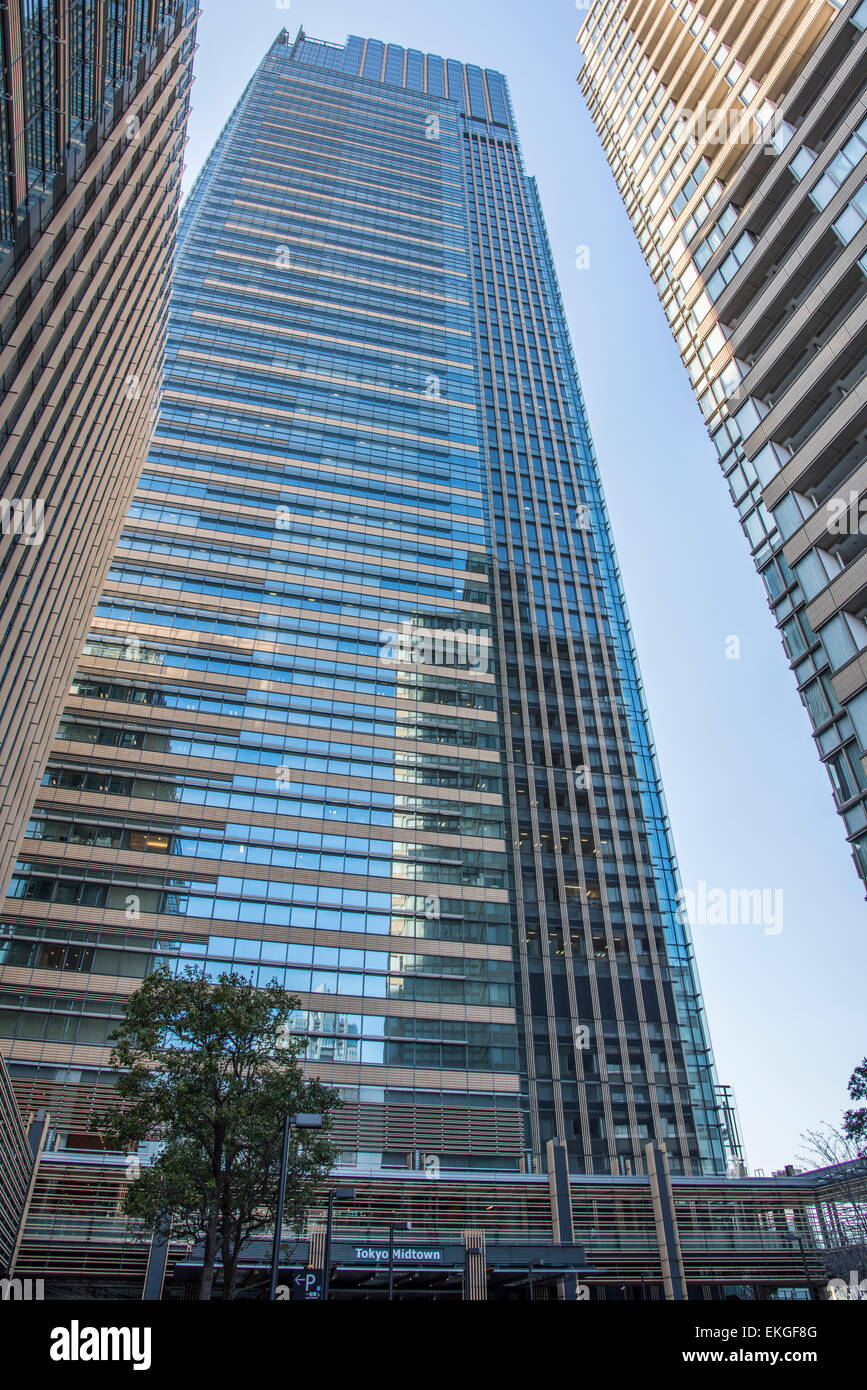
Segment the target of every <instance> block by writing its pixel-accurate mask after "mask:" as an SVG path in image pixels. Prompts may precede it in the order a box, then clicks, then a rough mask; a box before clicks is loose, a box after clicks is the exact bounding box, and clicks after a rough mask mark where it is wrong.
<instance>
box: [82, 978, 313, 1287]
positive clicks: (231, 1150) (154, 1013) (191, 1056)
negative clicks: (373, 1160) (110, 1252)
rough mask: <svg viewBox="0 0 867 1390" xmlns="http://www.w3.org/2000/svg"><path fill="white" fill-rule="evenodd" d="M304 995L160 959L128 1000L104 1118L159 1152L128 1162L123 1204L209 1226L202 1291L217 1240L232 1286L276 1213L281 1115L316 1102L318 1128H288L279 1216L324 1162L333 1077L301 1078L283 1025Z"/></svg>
mask: <svg viewBox="0 0 867 1390" xmlns="http://www.w3.org/2000/svg"><path fill="white" fill-rule="evenodd" d="M300 1002H301V1001H300V1000H299V999H297V998H296V997H294V996H293V995H291V994H288V993H287V992H286V991H285V990H284V989H282V988H281V987H280V986H279V985H278V983H277V981H276V980H272V982H271V983H270V984H269V985H268V986H266V987H265V988H256V987H255V986H254V985H252V984H251V983H250V981H249V980H247V979H245V978H244V977H243V976H241V975H237V974H235V973H233V972H232V973H225V974H221V975H220V976H219V977H218V978H217V979H216V981H214V980H212V979H210V978H209V977H208V976H207V975H206V974H205V973H204V972H202V971H200V970H198V969H196V968H195V967H193V966H188V967H187V969H186V971H185V972H184V974H183V975H180V976H174V975H172V974H171V972H170V971H169V969H168V967H166V966H163V967H161V968H160V969H158V970H157V971H155V972H154V974H152V975H149V976H148V977H147V979H145V981H144V982H143V984H142V985H141V987H140V988H139V989H138V990H137V991H136V993H135V994H133V995H132V996H131V997H130V999H129V1000H128V1002H127V1004H126V1008H125V1011H124V1018H123V1021H122V1022H121V1024H120V1026H119V1027H118V1029H117V1031H116V1032H115V1033H114V1034H113V1035H112V1042H113V1043H114V1048H113V1051H112V1056H111V1060H112V1064H113V1065H114V1066H116V1067H118V1068H120V1069H122V1074H121V1076H120V1078H119V1080H118V1083H117V1091H118V1093H119V1095H120V1097H121V1100H122V1101H123V1102H124V1103H123V1105H122V1106H121V1107H120V1108H118V1109H117V1110H114V1111H112V1112H110V1113H109V1114H107V1115H105V1116H104V1117H103V1119H102V1123H101V1128H102V1132H103V1134H104V1135H105V1137H106V1139H107V1141H108V1142H109V1143H110V1144H111V1145H112V1146H113V1147H115V1148H119V1149H121V1150H123V1151H125V1152H127V1153H135V1152H136V1151H137V1149H138V1147H139V1145H140V1144H141V1143H143V1142H145V1141H156V1142H157V1143H158V1144H159V1145H160V1151H159V1154H158V1156H157V1157H156V1159H155V1160H154V1161H153V1162H152V1163H150V1164H149V1165H147V1166H146V1167H142V1168H141V1170H140V1171H137V1172H134V1175H133V1181H132V1182H131V1184H130V1186H129V1188H128V1190H127V1192H126V1195H125V1198H124V1211H125V1213H126V1214H127V1215H128V1216H130V1217H132V1218H134V1219H135V1220H138V1221H141V1222H145V1223H147V1225H148V1226H149V1227H153V1228H155V1229H156V1230H157V1231H159V1232H160V1233H161V1234H163V1235H168V1234H169V1233H170V1232H171V1234H172V1235H175V1236H187V1237H189V1238H192V1239H197V1238H200V1237H201V1236H202V1235H204V1246H205V1254H204V1266H203V1269H202V1275H201V1279H200V1282H199V1297H200V1298H202V1299H209V1298H210V1297H211V1291H212V1288H213V1281H214V1266H215V1262H216V1258H217V1253H218V1251H219V1252H220V1253H221V1254H222V1262H223V1277H224V1292H223V1296H224V1298H234V1296H235V1291H236V1281H237V1269H238V1258H239V1256H240V1254H241V1252H242V1251H243V1249H244V1246H245V1245H246V1244H247V1243H248V1242H249V1241H250V1240H251V1239H253V1237H254V1236H256V1235H258V1234H260V1233H261V1232H262V1230H263V1228H268V1227H269V1226H270V1227H271V1228H272V1229H273V1225H274V1221H275V1219H276V1207H277V1189H278V1185H279V1171H280V1156H281V1150H282V1143H283V1120H284V1117H285V1116H286V1115H295V1114H298V1113H310V1112H312V1113H319V1114H321V1115H322V1116H323V1120H324V1124H323V1128H322V1129H321V1130H305V1131H303V1135H304V1137H303V1139H302V1138H300V1137H299V1131H298V1130H292V1131H291V1143H290V1152H289V1169H288V1178H287V1182H286V1219H287V1221H289V1222H293V1223H295V1224H298V1223H300V1221H301V1220H302V1218H303V1216H304V1215H305V1213H306V1211H307V1210H308V1209H309V1207H310V1205H311V1203H312V1201H313V1200H314V1198H315V1193H316V1188H317V1184H319V1183H321V1182H322V1180H323V1179H324V1178H325V1177H326V1176H327V1174H328V1173H329V1172H330V1170H331V1167H332V1164H333V1161H334V1153H335V1150H334V1146H333V1144H332V1142H331V1139H330V1136H329V1130H330V1123H329V1117H330V1115H331V1112H332V1111H333V1110H334V1108H335V1106H336V1105H338V1104H339V1100H338V1095H337V1092H336V1091H335V1090H333V1089H332V1088H331V1087H328V1086H323V1085H322V1084H321V1083H320V1082H318V1081H312V1080H307V1079H305V1077H304V1074H303V1072H302V1069H301V1065H300V1063H299V1061H298V1055H299V1053H300V1052H301V1051H303V1049H304V1046H305V1039H304V1038H303V1037H298V1036H295V1035H292V1034H290V1032H289V1030H288V1024H289V1020H290V1018H291V1015H292V1013H293V1012H294V1011H295V1010H296V1009H297V1008H298V1007H299V1005H300Z"/></svg>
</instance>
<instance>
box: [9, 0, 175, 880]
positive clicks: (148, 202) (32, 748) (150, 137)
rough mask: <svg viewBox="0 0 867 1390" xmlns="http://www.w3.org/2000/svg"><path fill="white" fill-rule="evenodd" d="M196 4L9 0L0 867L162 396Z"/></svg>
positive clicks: (42, 755)
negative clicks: (159, 394)
mask: <svg viewBox="0 0 867 1390" xmlns="http://www.w3.org/2000/svg"><path fill="white" fill-rule="evenodd" d="M196 15H197V9H196V6H195V4H194V3H192V0H161V2H160V3H158V4H144V3H141V2H139V3H132V0H130V3H128V4H118V5H111V6H107V5H104V4H102V3H96V0H76V3H71V0H59V2H58V3H56V4H47V3H38V4H34V3H31V2H30V0H28V3H26V4H25V3H23V0H11V2H10V3H9V4H7V5H4V6H3V7H2V9H0V82H2V92H0V96H2V100H0V152H2V156H3V173H2V177H0V295H2V300H0V741H2V750H3V756H2V759H0V879H2V883H3V885H4V886H5V884H6V882H7V880H8V877H9V871H10V869H11V866H12V862H13V859H14V854H15V847H16V844H17V841H18V839H19V837H20V835H21V832H22V830H23V828H24V826H25V824H26V822H27V814H28V810H29V807H30V806H31V804H32V801H33V796H34V794H35V791H36V786H37V781H38V776H39V774H40V772H41V770H42V768H43V767H44V765H45V759H46V757H47V754H48V750H49V747H50V745H51V740H52V738H53V737H54V733H55V730H56V728H57V721H58V719H59V717H60V714H61V712H62V709H63V702H64V700H65V699H66V697H67V694H68V691H69V683H70V680H71V678H72V676H73V675H74V673H75V668H76V663H77V661H78V658H79V655H80V652H81V645H82V642H83V640H84V638H85V636H86V634H87V626H88V623H89V622H90V620H91V617H92V613H93V607H94V604H95V602H96V599H97V597H98V595H99V590H100V585H101V583H102V580H103V579H104V577H105V571H106V569H107V567H108V564H109V562H110V560H111V556H112V552H113V549H114V546H115V543H116V541H117V538H118V534H119V532H120V527H121V525H122V523H123V519H124V516H125V514H126V510H127V507H128V506H129V502H130V499H131V497H132V493H133V489H134V487H135V482H136V479H137V477H138V474H139V472H140V471H141V468H142V465H143V463H144V457H145V450H146V447H147V441H148V436H149V433H150V425H151V423H152V410H153V408H154V407H155V404H156V392H157V387H158V379H159V370H160V361H161V355H162V348H163V340H164V334H165V322H166V313H167V308H168V292H169V278H170V271H171V258H172V252H173V243H174V233H175V228H176V215H177V209H178V205H179V195H180V180H181V166H182V158H183V148H184V140H185V130H186V118H187V112H188V108H189V86H190V81H191V65H192V55H193V43H194V32H195V23H196Z"/></svg>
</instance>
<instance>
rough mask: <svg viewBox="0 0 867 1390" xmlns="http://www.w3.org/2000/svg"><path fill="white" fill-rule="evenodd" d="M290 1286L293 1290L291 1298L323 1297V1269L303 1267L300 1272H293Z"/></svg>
mask: <svg viewBox="0 0 867 1390" xmlns="http://www.w3.org/2000/svg"><path fill="white" fill-rule="evenodd" d="M290 1287H291V1289H292V1292H291V1294H290V1298H292V1299H293V1300H297V1299H304V1300H307V1299H315V1298H321V1297H322V1270H321V1269H302V1270H301V1273H300V1274H293V1275H292V1279H291V1283H290Z"/></svg>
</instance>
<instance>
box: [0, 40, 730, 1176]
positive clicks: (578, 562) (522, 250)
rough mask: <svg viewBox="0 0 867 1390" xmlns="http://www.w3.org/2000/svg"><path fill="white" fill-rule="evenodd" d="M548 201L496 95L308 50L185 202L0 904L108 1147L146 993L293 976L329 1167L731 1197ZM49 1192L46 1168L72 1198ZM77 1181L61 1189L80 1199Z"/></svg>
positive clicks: (45, 1098)
mask: <svg viewBox="0 0 867 1390" xmlns="http://www.w3.org/2000/svg"><path fill="white" fill-rule="evenodd" d="M677 893H678V881H677V871H676V865H675V861H674V856H673V852H672V847H671V841H670V835H669V827H668V822H667V817H666V812H665V807H664V803H663V799H662V793H661V789H660V785H659V778H658V773H657V768H656V763H655V759H654V753H653V748H652V744H651V738H650V732H649V726H648V720H647V714H646V710H645V707H644V703H643V696H642V690H641V685H640V680H639V675H638V670H637V664H636V659H635V653H634V649H633V644H632V639H631V635H630V630H629V626H628V621H627V617H626V612H625V607H624V602H623V595H622V592H621V588H620V580H619V574H618V570H617V565H616V561H615V556H614V550H613V545H612V541H611V536H610V531H609V526H608V520H607V516H606V513H605V507H604V502H603V497H602V490H601V486H600V481H599V475H598V471H597V466H596V461H595V457H594V454H593V448H592V444H591V441H590V435H589V430H588V426H587V420H586V416H585V411H584V404H583V400H582V396H581V392H580V387H579V384H578V379H577V375H576V371H575V367H574V363H573V359H572V353H571V348H570V343H569V338H568V334H567V329H566V324H565V319H564V315H563V309H562V305H561V302H560V297H559V292H558V288H557V282H556V278H555V273H554V269H553V265H552V260H551V254H550V250H549V247H548V242H547V238H546V233H545V227H544V222H543V219H542V213H541V209H540V205H539V199H538V195H537V191H536V187H535V184H534V182H533V180H532V179H531V178H530V177H528V175H527V174H526V173H525V171H524V168H523V163H522V159H521V153H520V149H519V145H518V137H517V132H516V128H515V123H514V119H513V116H512V112H511V107H510V104H509V96H508V91H507V88H506V84H505V81H504V79H503V78H502V77H501V76H500V75H499V74H498V73H495V72H492V71H487V70H485V71H483V70H482V69H480V68H475V67H472V66H467V65H464V64H462V63H459V62H454V61H447V62H445V61H443V60H442V59H440V58H438V57H436V56H434V55H425V54H422V53H420V52H416V51H413V50H409V51H405V50H403V49H402V48H397V47H395V46H393V45H388V46H386V45H383V44H381V43H378V42H375V41H374V40H363V39H360V38H351V39H349V41H348V42H347V44H346V45H345V46H342V47H341V46H335V45H332V44H325V43H320V42H318V41H315V40H312V39H309V38H307V37H306V36H305V35H303V33H300V34H299V35H298V36H297V37H296V38H295V39H294V40H293V39H292V38H291V37H290V36H289V35H288V34H286V33H285V32H284V33H283V34H281V35H280V36H279V38H278V39H277V41H276V42H275V43H274V45H273V46H272V48H271V50H270V51H269V53H268V54H267V55H266V57H265V58H264V60H263V62H262V64H261V66H260V67H259V69H258V70H257V72H256V74H255V76H254V77H253V79H252V81H251V83H250V84H249V86H248V88H247V90H246V91H245V93H244V95H243V97H242V99H241V101H240V102H239V104H238V106H237V108H236V110H235V111H234V112H233V114H232V116H231V118H230V119H229V121H228V123H227V125H226V127H225V129H224V131H223V133H222V135H221V136H220V138H219V140H218V142H217V144H216V146H215V148H214V150H213V152H212V154H211V156H210V158H209V159H208V161H207V163H206V164H205V166H204V168H203V170H202V172H201V174H200V176H199V178H198V180H197V182H196V184H195V186H194V188H193V190H192V192H191V194H190V197H189V199H188V202H187V204H186V206H185V209H184V213H183V216H182V225H181V230H180V236H179V250H178V261H177V268H176V275H175V282H174V291H173V300H172V309H171V314H170V320H169V329H168V347H167V364H166V376H165V389H164V392H163V395H162V403H161V409H160V414H159V419H158V422H157V427H156V430H155V434H154V438H153V441H152V445H151V449H150V453H149V457H148V463H147V466H146V469H145V471H144V473H143V475H142V477H141V479H140V481H139V486H138V491H137V493H136V497H135V501H134V502H133V505H132V507H131V509H130V511H129V514H128V516H127V519H126V522H125V524H124V527H123V531H122V535H121V537H120V540H119V542H118V544H117V546H116V548H115V552H114V558H113V561H112V565H111V568H110V570H109V573H108V577H107V580H106V583H105V585H104V588H103V591H102V595H101V598H100V601H99V604H98V606H97V609H96V613H95V616H94V620H93V625H92V628H91V631H90V634H89V637H88V640H87V642H86V645H85V647H84V652H83V655H82V657H81V660H80V663H79V666H78V670H77V673H76V676H75V679H74V682H73V684H72V693H71V696H70V698H69V700H68V702H67V705H66V708H65V711H64V713H63V717H62V720H61V721H60V724H59V727H58V730H57V737H56V740H55V742H54V745H53V747H52V749H51V755H50V758H49V759H48V763H47V767H46V771H45V774H44V777H43V780H42V785H41V786H40V789H39V795H38V799H37V804H36V806H35V808H34V810H33V814H32V817H31V820H30V823H29V825H28V827H27V831H26V834H25V836H24V838H23V840H22V842H21V845H20V849H19V855H18V861H17V863H16V866H15V871H14V874H13V877H12V879H11V882H10V884H9V891H8V896H7V898H6V900H5V903H4V906H3V925H2V928H0V931H2V943H3V944H2V962H3V964H2V984H0V989H2V1000H0V1038H2V1047H3V1050H4V1052H5V1053H6V1055H7V1060H8V1064H9V1068H10V1073H11V1075H12V1077H13V1081H14V1083H15V1085H16V1088H17V1091H18V1094H19V1099H20V1104H21V1107H22V1110H24V1111H26V1112H28V1113H29V1112H30V1111H32V1110H34V1109H36V1108H37V1107H43V1108H45V1109H47V1110H48V1111H50V1113H51V1116H52V1123H53V1124H54V1125H55V1127H56V1133H57V1141H56V1142H57V1148H56V1149H54V1150H52V1152H53V1153H55V1155H57V1156H59V1157H57V1158H56V1161H58V1162H61V1161H62V1160H63V1155H66V1156H67V1158H68V1160H69V1161H72V1159H73V1156H74V1154H75V1153H76V1152H78V1153H81V1152H82V1151H84V1150H88V1149H91V1150H92V1149H98V1148H99V1147H100V1143H101V1141H100V1139H99V1136H98V1134H97V1133H95V1129H96V1118H95V1117H96V1116H97V1115H98V1114H99V1112H100V1111H101V1110H102V1109H103V1108H104V1106H105V1105H106V1104H109V1103H110V1102H111V1097H112V1073H111V1070H110V1067H109V1053H110V1048H109V1046H108V1043H107V1037H108V1034H109V1032H110V1030H111V1028H112V1026H113V1022H112V1020H113V1019H114V1018H116V1016H117V1011H118V1008H119V1006H120V1005H121V1004H122V1002H123V999H124V997H125V996H126V995H128V994H129V993H130V992H131V991H133V990H134V989H135V988H136V987H137V984H138V983H139V981H140V980H141V979H142V977H143V976H144V975H145V974H146V973H147V972H148V971H149V970H150V969H152V968H153V966H154V964H155V963H156V962H158V961H165V962H168V963H169V964H170V966H171V967H172V968H173V969H180V968H182V967H183V966H185V965H187V964H194V965H198V966H204V967H205V968H206V969H207V970H209V971H212V972H215V973H218V972H219V971H221V970H225V969H228V968H229V967H230V966H233V967H234V968H235V969H236V970H239V971H243V972H245V973H250V974H252V975H253V976H254V978H257V979H258V980H259V981H261V982H265V981H268V980H270V979H272V978H277V979H278V980H279V981H280V982H281V983H283V984H285V986H286V987H287V988H289V989H291V990H292V991H293V992H295V993H297V995H298V996H299V998H300V1000H301V1004H300V1007H299V1010H298V1014H297V1018H296V1019H295V1027H296V1028H297V1029H298V1030H299V1031H301V1032H304V1033H305V1034H306V1035H307V1037H308V1049H307V1060H306V1065H307V1067H308V1068H309V1070H310V1072H311V1073H312V1074H315V1075H316V1076H317V1077H319V1078H320V1079H322V1080H324V1081H326V1082H329V1083H331V1084H334V1085H336V1086H338V1087H339V1088H340V1091H341V1094H342V1098H343V1101H344V1105H343V1107H342V1109H341V1110H340V1111H339V1113H338V1115H337V1120H336V1124H337V1127H338V1128H337V1135H338V1140H339V1143H340V1146H341V1163H342V1164H343V1165H344V1166H345V1167H347V1168H350V1169H355V1170H364V1171H368V1172H374V1173H375V1172H379V1173H387V1172H389V1171H395V1172H397V1171H400V1170H404V1171H405V1170H407V1168H409V1169H412V1170H415V1171H417V1172H419V1173H421V1172H425V1173H427V1174H428V1175H429V1176H430V1177H432V1178H436V1177H437V1176H439V1175H442V1174H444V1173H447V1172H449V1171H451V1172H457V1171H460V1172H470V1173H471V1172H473V1171H477V1170H483V1171H484V1172H486V1173H489V1174H496V1173H502V1174H512V1175H514V1174H516V1173H519V1172H521V1171H523V1172H527V1173H531V1172H537V1173H541V1172H544V1152H545V1146H546V1144H547V1143H548V1141H549V1140H550V1139H552V1137H554V1136H559V1137H560V1138H562V1140H563V1141H564V1143H565V1146H566V1152H567V1155H568V1162H569V1166H570V1167H571V1168H572V1170H573V1171H576V1172H586V1173H597V1174H607V1175H609V1176H610V1175H611V1174H612V1173H618V1174H629V1173H633V1174H639V1173H643V1172H644V1171H645V1169H644V1163H645V1149H646V1146H647V1144H648V1142H649V1141H659V1142H662V1143H664V1144H665V1146H666V1149H667V1154H668V1162H669V1164H670V1169H671V1172H672V1173H673V1174H683V1175H693V1176H698V1175H704V1174H711V1175H712V1174H720V1173H723V1172H725V1169H726V1163H727V1153H726V1142H727V1137H728V1136H727V1133H726V1130H725V1125H724V1120H723V1111H722V1110H721V1108H720V1106H719V1104H718V1096H717V1093H716V1089H715V1088H716V1078H715V1074H714V1068H713V1061H712V1056H711V1052H710V1046H709V1041H708V1036H707V1031H706V1025H705V1021H704V1014H703V1009H702V1002H701V997H700V993H699V987H698V982H697V978H696V971H695V964H694V960H693V954H692V948H691V944H690V940H689V936H688V930H687V928H686V926H685V925H684V924H683V923H682V922H681V921H680V919H679V915H678V911H677ZM53 1161H54V1160H53ZM58 1171H59V1170H58Z"/></svg>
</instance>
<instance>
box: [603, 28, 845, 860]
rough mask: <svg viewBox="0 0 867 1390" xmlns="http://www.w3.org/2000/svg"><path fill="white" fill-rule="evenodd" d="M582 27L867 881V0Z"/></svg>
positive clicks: (619, 172)
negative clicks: (865, 399) (866, 319)
mask: <svg viewBox="0 0 867 1390" xmlns="http://www.w3.org/2000/svg"><path fill="white" fill-rule="evenodd" d="M770 34H774V35H776V41H775V42H774V43H773V44H770V45H766V44H765V43H764V42H763V41H760V36H765V35H770ZM579 43H580V46H581V52H582V55H583V57H584V60H585V61H584V67H583V69H582V72H581V77H580V79H579V80H580V83H581V87H582V90H583V92H584V95H585V98H586V100H587V104H588V109H589V111H590V114H591V116H592V118H593V121H594V123H595V125H596V128H597V130H598V132H599V136H600V139H601V140H602V143H603V148H604V150H605V154H606V157H607V158H608V160H609V163H610V165H611V169H612V172H613V173H614V176H615V178H616V179H617V183H618V186H619V188H620V191H621V194H622V195H623V199H624V202H625V204H626V208H627V211H628V212H629V215H630V217H631V219H632V222H633V225H634V227H635V231H636V235H637V236H638V239H639V242H640V244H641V249H642V251H643V253H644V256H645V258H646V260H647V263H648V266H649V268H650V271H651V274H652V276H653V279H654V282H655V284H656V287H657V290H658V292H659V296H660V299H661V301H662V304H663V306H664V308H665V312H666V315H667V317H668V320H669V323H670V325H671V329H672V332H673V334H674V336H675V338H676V340H677V344H678V347H679V349H680V352H681V355H682V357H683V361H684V364H685V366H686V368H687V371H688V372H689V376H690V381H691V383H692V386H693V389H694V391H695V394H696V397H697V399H698V401H699V404H700V407H701V410H702V413H703V415H704V418H705V421H706V423H707V427H708V431H709V433H710V435H711V438H712V440H713V443H714V447H715V449H716V452H717V455H718V458H719V461H720V465H721V467H722V470H723V473H724V474H725V477H726V481H727V483H728V486H729V491H730V494H731V499H732V502H733V503H734V506H735V508H736V510H737V513H738V517H739V519H740V522H741V526H742V527H743V531H744V534H745V536H746V539H747V543H748V545H749V548H750V553H751V555H752V557H753V559H754V562H755V564H756V567H757V569H758V571H759V573H760V574H761V576H762V580H763V583H764V586H765V590H766V594H767V600H768V604H769V606H770V608H771V610H772V612H773V614H774V618H775V621H776V624H777V627H778V629H779V632H780V636H781V638H782V642H783V647H784V650H785V653H786V657H787V659H788V661H789V663H790V665H791V667H792V669H793V671H794V674H795V678H796V680H797V684H798V689H799V692H800V695H801V700H802V702H803V704H804V707H805V709H806V711H807V713H808V715H809V717H810V721H811V723H812V726H813V731H814V735H815V742H816V746H817V748H818V751H819V754H820V756H821V758H822V760H823V762H824V763H825V765H826V767H827V769H828V774H829V777H830V780H831V785H832V789H833V795H834V803H835V806H836V808H837V810H838V811H839V812H840V814H841V816H842V818H843V821H844V824H845V828H846V835H847V838H848V840H849V842H850V844H851V846H852V850H853V857H854V861H855V864H856V867H857V869H858V872H859V874H860V876H861V878H862V879H863V880H867V604H865V588H864V573H863V571H864V570H865V565H867V555H865V552H867V525H865V523H864V513H865V502H864V498H865V490H867V462H865V452H867V415H865V411H864V409H863V408H862V403H861V396H862V394H863V382H864V376H865V371H867V332H865V329H864V326H863V322H862V320H863V316H864V304H865V299H867V182H865V180H867V121H865V118H864V109H863V102H864V90H865V82H867V7H865V6H864V5H863V4H858V3H857V0H846V3H845V4H836V3H833V4H832V3H830V0H824V2H823V3H816V4H814V3H812V2H811V0H797V3H794V4H782V3H780V0H761V3H759V4H756V5H753V6H752V7H751V8H750V9H749V10H748V11H747V10H745V11H744V12H743V13H742V14H737V13H735V12H734V11H732V12H731V13H728V14H726V15H724V16H723V15H719V14H716V13H715V12H714V11H713V9H712V7H711V6H709V5H704V6H702V5H698V4H693V3H690V0H649V3H647V4H645V5H643V6H641V7H639V6H636V5H635V4H633V3H630V2H629V0H608V2H607V3H605V4H602V3H599V2H598V0H597V3H594V4H593V5H592V6H590V8H589V10H588V13H587V16H586V19H585V21H584V25H583V27H582V30H581V33H580V34H579Z"/></svg>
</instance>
